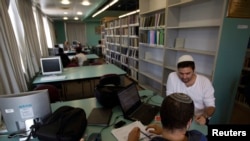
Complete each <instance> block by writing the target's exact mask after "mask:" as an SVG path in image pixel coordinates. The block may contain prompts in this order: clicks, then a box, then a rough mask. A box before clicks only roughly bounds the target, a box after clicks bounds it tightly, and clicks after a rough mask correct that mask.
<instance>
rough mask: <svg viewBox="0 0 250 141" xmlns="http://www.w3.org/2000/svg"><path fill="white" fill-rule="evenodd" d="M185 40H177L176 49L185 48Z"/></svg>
mask: <svg viewBox="0 0 250 141" xmlns="http://www.w3.org/2000/svg"><path fill="white" fill-rule="evenodd" d="M184 44H185V38H176V39H175V46H174V47H175V48H184Z"/></svg>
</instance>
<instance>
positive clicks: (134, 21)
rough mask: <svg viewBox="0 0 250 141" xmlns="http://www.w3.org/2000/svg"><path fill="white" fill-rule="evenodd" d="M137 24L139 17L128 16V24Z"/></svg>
mask: <svg viewBox="0 0 250 141" xmlns="http://www.w3.org/2000/svg"><path fill="white" fill-rule="evenodd" d="M136 23H139V15H138V14H136V15H131V16H129V24H136Z"/></svg>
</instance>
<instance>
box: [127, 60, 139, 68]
mask: <svg viewBox="0 0 250 141" xmlns="http://www.w3.org/2000/svg"><path fill="white" fill-rule="evenodd" d="M129 66H132V67H133V68H135V69H138V68H139V62H138V60H135V59H134V58H129Z"/></svg>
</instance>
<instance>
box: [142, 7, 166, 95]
mask: <svg viewBox="0 0 250 141" xmlns="http://www.w3.org/2000/svg"><path fill="white" fill-rule="evenodd" d="M165 16H166V15H165V9H161V10H156V11H151V13H146V14H141V15H140V28H139V40H140V41H139V84H140V85H141V86H142V87H144V88H146V89H151V90H154V91H156V92H158V93H159V94H161V93H162V92H161V89H162V74H163V63H164V62H163V59H164V51H165V50H164V48H165V47H164V46H165Z"/></svg>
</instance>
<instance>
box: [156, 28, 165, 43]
mask: <svg viewBox="0 0 250 141" xmlns="http://www.w3.org/2000/svg"><path fill="white" fill-rule="evenodd" d="M156 34H157V35H156V40H157V41H156V43H157V45H164V29H160V30H157V33H156Z"/></svg>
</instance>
